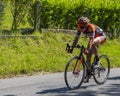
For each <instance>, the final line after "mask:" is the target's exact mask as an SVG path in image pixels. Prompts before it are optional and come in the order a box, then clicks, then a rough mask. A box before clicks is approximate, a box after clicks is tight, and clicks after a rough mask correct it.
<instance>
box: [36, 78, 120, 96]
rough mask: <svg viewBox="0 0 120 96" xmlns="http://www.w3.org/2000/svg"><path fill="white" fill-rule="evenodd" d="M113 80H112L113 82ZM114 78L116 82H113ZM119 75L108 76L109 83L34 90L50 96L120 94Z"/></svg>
mask: <svg viewBox="0 0 120 96" xmlns="http://www.w3.org/2000/svg"><path fill="white" fill-rule="evenodd" d="M113 80H114V82H113ZM115 80H116V81H117V82H118V83H117V82H115ZM119 80H120V76H117V77H110V78H109V79H108V81H109V84H105V85H100V86H99V85H88V86H82V87H81V88H79V89H77V90H69V89H68V88H67V87H62V88H55V89H46V90H43V91H41V92H36V94H39V95H49V94H50V95H52V96H97V95H103V96H120V82H119Z"/></svg>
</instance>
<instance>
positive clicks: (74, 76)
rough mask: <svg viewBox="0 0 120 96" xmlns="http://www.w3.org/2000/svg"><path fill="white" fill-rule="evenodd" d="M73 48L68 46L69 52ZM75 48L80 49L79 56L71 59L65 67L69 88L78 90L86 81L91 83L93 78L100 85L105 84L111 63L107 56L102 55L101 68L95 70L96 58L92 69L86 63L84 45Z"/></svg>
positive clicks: (66, 81) (100, 57) (65, 77)
mask: <svg viewBox="0 0 120 96" xmlns="http://www.w3.org/2000/svg"><path fill="white" fill-rule="evenodd" d="M70 48H72V46H69V44H67V47H66V50H69V49H70ZM74 48H78V49H80V52H79V55H78V56H74V57H73V58H71V59H70V60H69V61H68V63H67V64H66V67H65V72H64V79H65V83H66V85H67V87H68V88H69V89H78V88H79V87H80V86H81V85H82V83H83V82H84V79H85V78H87V81H85V83H86V82H89V79H90V78H91V76H93V78H94V80H95V82H96V83H97V84H99V85H101V84H104V83H105V82H106V80H107V79H108V77H109V73H110V61H109V58H108V57H107V55H100V56H99V60H100V64H99V67H97V68H95V67H94V65H95V58H94V60H93V63H92V65H91V68H90V67H89V65H88V64H87V62H86V58H85V55H84V53H85V50H86V48H85V47H84V45H82V46H80V45H77V46H75V47H74Z"/></svg>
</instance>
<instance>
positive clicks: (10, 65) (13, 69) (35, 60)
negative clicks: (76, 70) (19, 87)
mask: <svg viewBox="0 0 120 96" xmlns="http://www.w3.org/2000/svg"><path fill="white" fill-rule="evenodd" d="M73 39H74V36H73V35H72V34H65V33H54V32H46V33H42V34H39V36H38V37H36V38H30V37H24V38H20V37H19V38H2V39H0V45H1V47H0V54H1V56H0V76H1V77H12V76H16V75H20V74H29V75H32V74H34V73H39V72H40V73H41V72H42V73H43V72H62V71H64V68H65V65H66V63H67V62H68V60H69V59H70V58H71V57H72V56H74V55H76V54H77V52H78V50H77V49H76V50H74V52H73V54H67V52H66V51H65V47H66V43H67V42H70V43H72V40H73ZM86 40H87V39H84V38H81V39H80V42H79V43H82V44H85V45H86V44H87V42H86ZM119 41H120V40H119V39H116V40H115V39H114V40H112V41H111V40H107V42H106V43H105V44H103V46H100V50H99V53H100V54H103V53H104V54H107V55H108V57H109V59H110V62H111V67H112V68H115V67H120V63H119V62H120V59H119V57H120V48H119V46H120V43H119Z"/></svg>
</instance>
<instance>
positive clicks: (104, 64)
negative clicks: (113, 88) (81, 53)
mask: <svg viewBox="0 0 120 96" xmlns="http://www.w3.org/2000/svg"><path fill="white" fill-rule="evenodd" d="M99 59H100V65H99V67H98V68H95V69H94V80H95V82H96V83H97V84H99V85H100V84H104V83H105V82H106V80H107V79H108V76H109V73H110V62H109V59H108V57H107V56H106V55H101V56H100V57H99Z"/></svg>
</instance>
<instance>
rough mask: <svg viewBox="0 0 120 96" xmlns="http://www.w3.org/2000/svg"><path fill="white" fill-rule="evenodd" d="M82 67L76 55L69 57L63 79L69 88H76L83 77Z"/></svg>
mask: <svg viewBox="0 0 120 96" xmlns="http://www.w3.org/2000/svg"><path fill="white" fill-rule="evenodd" d="M84 73H85V70H84V67H83V64H82V63H81V61H80V60H79V58H78V57H77V56H75V57H73V58H72V59H70V61H69V62H68V63H67V65H66V68H65V73H64V79H65V83H66V85H67V87H68V88H69V89H78V88H79V87H80V86H81V84H82V82H83V77H84Z"/></svg>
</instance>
